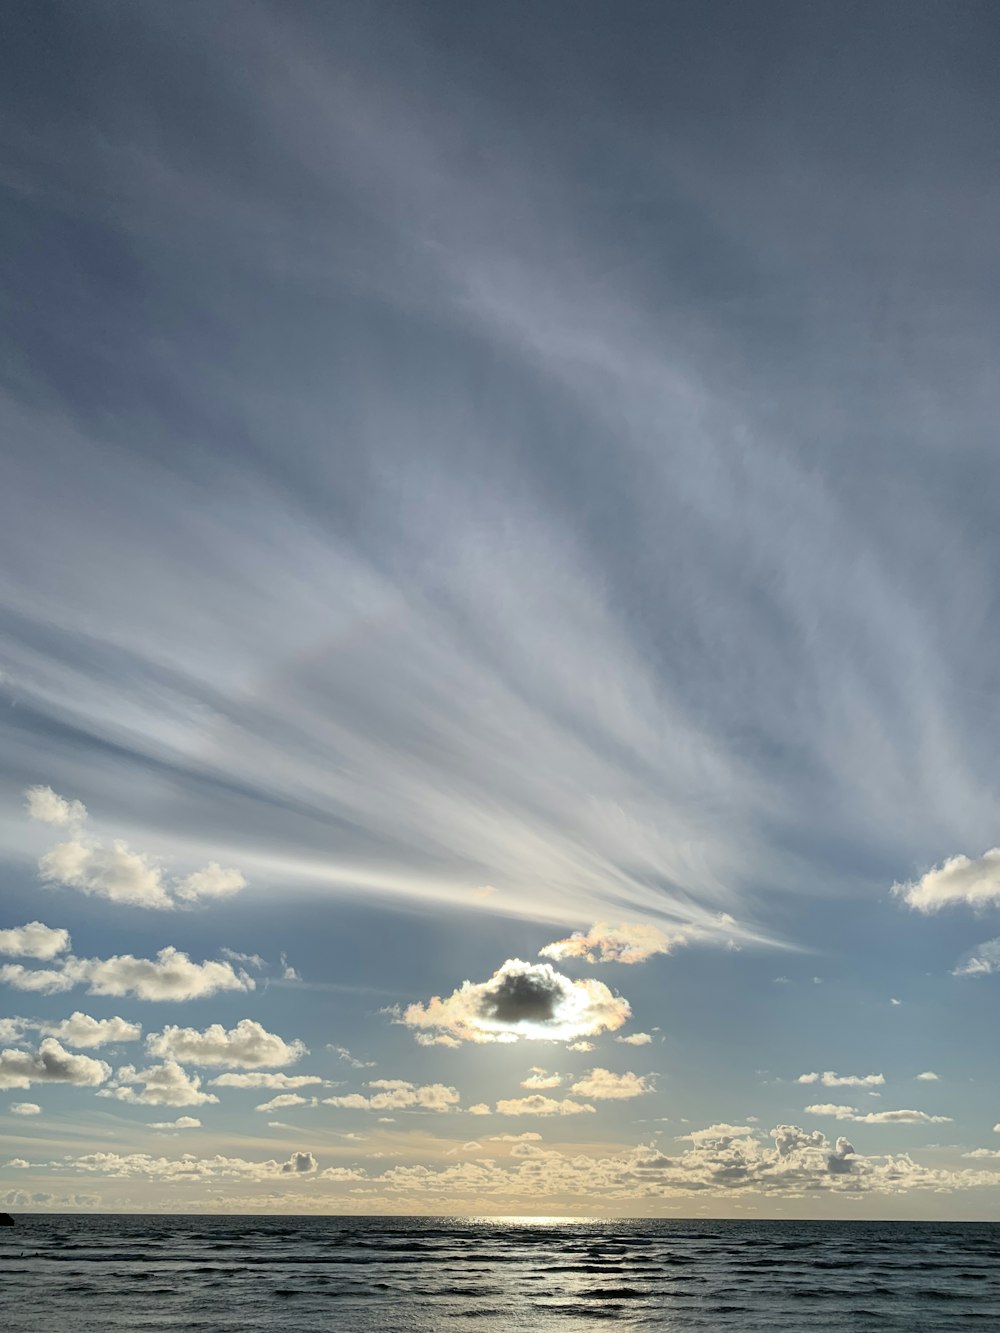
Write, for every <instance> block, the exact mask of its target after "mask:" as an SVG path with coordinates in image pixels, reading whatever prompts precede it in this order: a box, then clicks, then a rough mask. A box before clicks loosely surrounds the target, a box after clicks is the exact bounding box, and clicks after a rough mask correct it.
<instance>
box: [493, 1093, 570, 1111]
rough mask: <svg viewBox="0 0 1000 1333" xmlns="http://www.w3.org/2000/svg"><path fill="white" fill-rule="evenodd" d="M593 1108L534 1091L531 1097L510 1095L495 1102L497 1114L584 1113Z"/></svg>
mask: <svg viewBox="0 0 1000 1333" xmlns="http://www.w3.org/2000/svg"><path fill="white" fill-rule="evenodd" d="M593 1110H594V1108H593V1107H592V1106H587V1105H586V1104H585V1103H583V1102H571V1101H570V1100H569V1098H568V1097H567V1098H564V1099H563V1100H562V1101H556V1099H555V1098H554V1097H543V1096H542V1095H541V1093H535V1095H534V1096H533V1097H511V1098H508V1099H507V1100H506V1101H499V1102H497V1115H584V1114H586V1113H588V1112H589V1113H593Z"/></svg>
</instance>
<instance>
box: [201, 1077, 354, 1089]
mask: <svg viewBox="0 0 1000 1333" xmlns="http://www.w3.org/2000/svg"><path fill="white" fill-rule="evenodd" d="M210 1082H211V1086H212V1087H213V1088H285V1089H287V1088H309V1087H318V1086H319V1085H321V1084H324V1085H325V1084H326V1082H327V1080H326V1079H323V1078H320V1076H319V1074H264V1073H255V1074H218V1075H217V1076H216V1077H215V1078H213V1079H212V1080H211V1081H210Z"/></svg>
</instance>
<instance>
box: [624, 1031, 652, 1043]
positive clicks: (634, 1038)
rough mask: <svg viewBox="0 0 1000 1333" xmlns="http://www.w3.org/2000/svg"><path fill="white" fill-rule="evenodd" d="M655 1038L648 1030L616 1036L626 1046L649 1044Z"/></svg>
mask: <svg viewBox="0 0 1000 1333" xmlns="http://www.w3.org/2000/svg"><path fill="white" fill-rule="evenodd" d="M652 1040H653V1038H652V1037H651V1036H650V1034H649V1033H648V1032H630V1033H629V1035H628V1036H627V1037H615V1041H620V1042H621V1043H622V1045H624V1046H648V1045H649V1043H650V1042H651V1041H652Z"/></svg>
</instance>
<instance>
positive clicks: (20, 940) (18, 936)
mask: <svg viewBox="0 0 1000 1333" xmlns="http://www.w3.org/2000/svg"><path fill="white" fill-rule="evenodd" d="M69 944H70V940H69V931H68V930H63V929H62V928H61V927H54V926H43V925H42V923H41V921H29V922H28V923H27V924H26V925H23V926H13V927H12V928H11V929H10V930H0V953H6V954H11V955H12V956H13V957H14V958H38V959H41V960H42V961H43V962H48V961H49V960H50V959H52V958H55V957H56V955H57V954H60V953H65V952H66V950H67V949H68V948H69Z"/></svg>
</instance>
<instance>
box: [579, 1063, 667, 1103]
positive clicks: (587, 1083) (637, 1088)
mask: <svg viewBox="0 0 1000 1333" xmlns="http://www.w3.org/2000/svg"><path fill="white" fill-rule="evenodd" d="M652 1091H653V1089H652V1088H651V1087H650V1086H649V1084H648V1083H647V1081H646V1079H645V1078H643V1077H642V1076H641V1075H639V1074H631V1073H626V1074H614V1073H612V1072H611V1070H610V1069H602V1068H600V1066H598V1067H597V1068H596V1069H592V1070H591V1071H590V1072H589V1073H588V1074H585V1075H584V1077H583V1078H582V1079H580V1080H579V1081H578V1082H576V1083H574V1084H573V1086H572V1087H571V1088H570V1092H571V1093H573V1094H574V1096H576V1097H593V1098H594V1100H595V1101H617V1100H621V1099H623V1098H628V1097H641V1096H642V1094H643V1093H645V1092H652Z"/></svg>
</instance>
